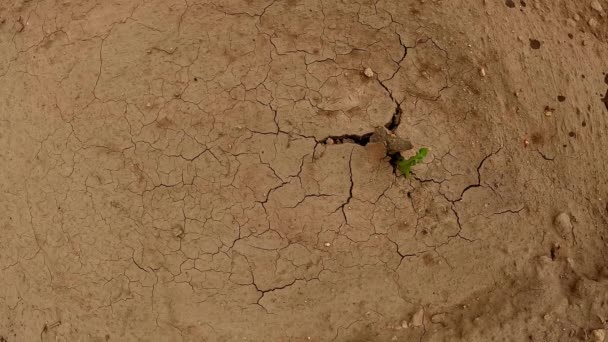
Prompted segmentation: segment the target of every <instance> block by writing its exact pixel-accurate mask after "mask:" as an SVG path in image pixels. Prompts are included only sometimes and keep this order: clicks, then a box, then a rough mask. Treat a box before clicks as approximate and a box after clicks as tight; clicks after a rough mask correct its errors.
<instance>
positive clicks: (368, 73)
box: [363, 68, 374, 78]
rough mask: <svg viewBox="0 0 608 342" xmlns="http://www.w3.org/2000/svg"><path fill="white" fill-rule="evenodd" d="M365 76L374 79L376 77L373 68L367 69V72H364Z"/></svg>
mask: <svg viewBox="0 0 608 342" xmlns="http://www.w3.org/2000/svg"><path fill="white" fill-rule="evenodd" d="M363 74H365V76H367V77H369V78H372V77H374V72H373V71H372V69H371V68H365V71H363Z"/></svg>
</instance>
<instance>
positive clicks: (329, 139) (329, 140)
mask: <svg viewBox="0 0 608 342" xmlns="http://www.w3.org/2000/svg"><path fill="white" fill-rule="evenodd" d="M325 143H326V144H327V145H333V144H335V143H336V142H335V141H334V139H332V138H327V140H325Z"/></svg>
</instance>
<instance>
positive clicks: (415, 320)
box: [410, 308, 424, 327]
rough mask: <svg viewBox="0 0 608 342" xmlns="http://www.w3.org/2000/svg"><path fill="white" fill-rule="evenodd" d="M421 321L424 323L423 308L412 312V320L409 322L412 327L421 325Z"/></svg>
mask: <svg viewBox="0 0 608 342" xmlns="http://www.w3.org/2000/svg"><path fill="white" fill-rule="evenodd" d="M423 323H424V309H423V308H420V310H418V311H417V312H416V313H415V314H414V316H412V321H411V322H410V325H411V326H413V327H421V326H422V324H423Z"/></svg>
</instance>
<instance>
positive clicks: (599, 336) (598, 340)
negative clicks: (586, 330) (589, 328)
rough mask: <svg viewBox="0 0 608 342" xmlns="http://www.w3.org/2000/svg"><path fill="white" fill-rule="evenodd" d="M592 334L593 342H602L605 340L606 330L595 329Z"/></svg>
mask: <svg viewBox="0 0 608 342" xmlns="http://www.w3.org/2000/svg"><path fill="white" fill-rule="evenodd" d="M592 334H593V339H594V341H595V342H604V341H605V340H606V329H595V330H593V333H592Z"/></svg>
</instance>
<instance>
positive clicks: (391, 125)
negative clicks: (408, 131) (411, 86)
mask: <svg viewBox="0 0 608 342" xmlns="http://www.w3.org/2000/svg"><path fill="white" fill-rule="evenodd" d="M401 114H402V111H401V104H400V103H397V108H396V109H395V113H394V114H393V117H392V118H391V121H389V122H388V123H387V124H386V125H384V127H386V129H388V130H389V131H391V132H394V131H395V130H396V129H397V127H399V124H400V123H401Z"/></svg>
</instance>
